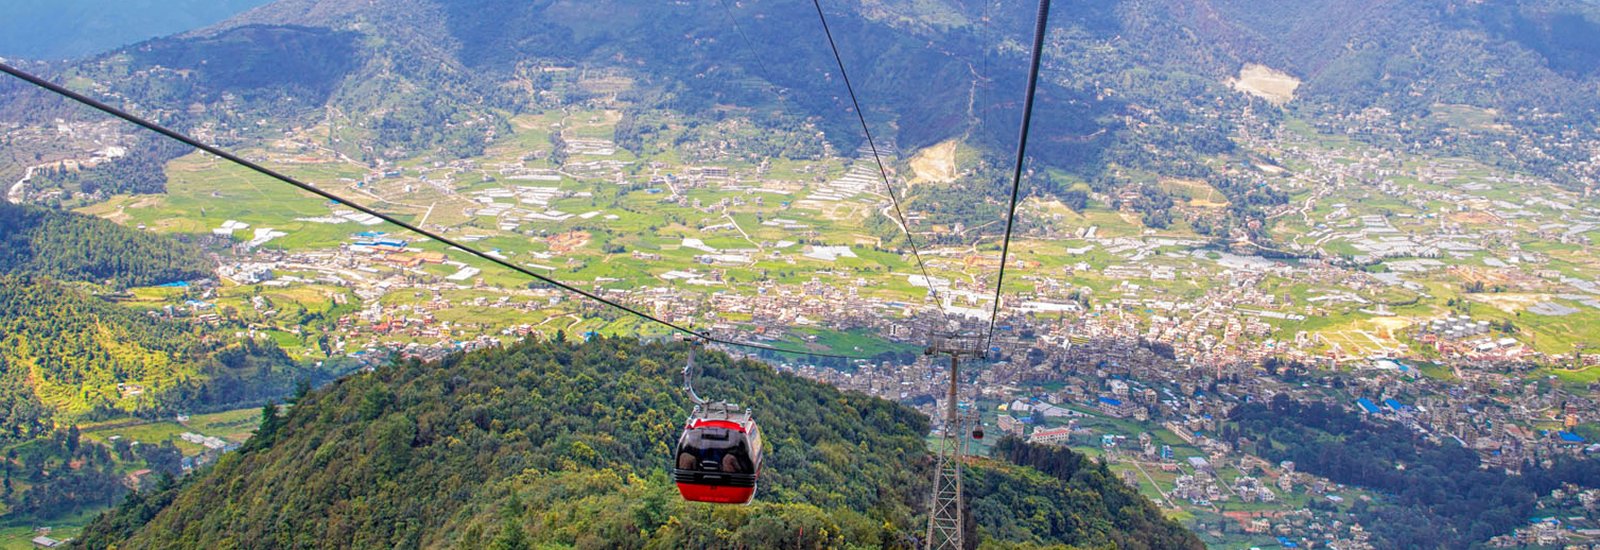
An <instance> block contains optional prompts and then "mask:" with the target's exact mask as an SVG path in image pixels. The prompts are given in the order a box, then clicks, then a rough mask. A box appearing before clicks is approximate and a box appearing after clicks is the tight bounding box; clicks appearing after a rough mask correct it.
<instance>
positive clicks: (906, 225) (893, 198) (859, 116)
mask: <svg viewBox="0 0 1600 550" xmlns="http://www.w3.org/2000/svg"><path fill="white" fill-rule="evenodd" d="M811 5H813V6H816V8H817V20H818V21H821V22H822V34H823V35H825V36H827V37H828V48H829V49H832V50H833V61H834V62H835V63H837V64H838V65H839V76H840V77H841V78H843V79H844V88H845V90H846V91H848V92H849V93H850V106H851V107H853V108H854V109H855V111H856V120H858V121H860V122H861V133H862V134H865V135H866V136H867V147H868V148H870V149H871V150H872V160H873V161H875V162H877V163H878V177H880V178H882V179H883V187H884V189H886V190H888V191H889V201H890V202H891V203H893V204H894V213H895V216H896V217H898V218H900V227H901V228H902V229H904V230H905V232H906V242H907V243H910V245H911V256H912V257H913V258H916V260H917V269H918V270H920V271H921V272H922V280H923V281H924V282H926V283H927V284H928V292H929V293H930V294H932V295H933V301H934V303H935V304H938V306H939V315H940V316H942V317H944V320H945V322H946V323H948V322H950V314H949V313H946V312H945V310H944V301H943V300H940V299H939V291H938V288H937V287H936V286H935V285H934V284H933V277H932V276H930V275H928V264H926V263H923V261H922V252H921V251H919V250H917V238H916V236H915V235H912V234H911V223H910V222H908V221H906V213H905V211H904V210H902V209H901V208H900V197H899V195H897V194H896V193H895V191H894V186H893V185H890V184H889V170H888V169H887V168H884V166H883V157H882V156H881V155H879V154H878V144H877V143H876V142H875V141H874V140H873V139H872V130H871V129H869V128H868V127H867V115H866V114H865V113H863V112H861V102H860V101H857V100H856V88H855V86H854V85H853V84H851V83H850V73H848V72H846V71H845V69H844V58H843V57H841V56H840V55H839V45H838V44H837V43H836V42H834V41H833V30H832V29H830V28H829V27H828V16H826V15H823V13H822V1H821V0H811Z"/></svg>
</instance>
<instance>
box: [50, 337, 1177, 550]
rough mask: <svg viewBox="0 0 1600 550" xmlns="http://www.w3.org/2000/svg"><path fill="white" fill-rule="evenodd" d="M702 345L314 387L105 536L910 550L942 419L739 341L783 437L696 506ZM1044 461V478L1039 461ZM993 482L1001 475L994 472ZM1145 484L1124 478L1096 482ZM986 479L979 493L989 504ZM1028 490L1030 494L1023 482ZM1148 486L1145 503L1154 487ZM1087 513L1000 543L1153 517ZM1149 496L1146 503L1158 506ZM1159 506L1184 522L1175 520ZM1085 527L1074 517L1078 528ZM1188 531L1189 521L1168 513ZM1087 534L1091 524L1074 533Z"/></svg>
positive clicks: (721, 377) (91, 539)
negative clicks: (682, 482) (684, 427)
mask: <svg viewBox="0 0 1600 550" xmlns="http://www.w3.org/2000/svg"><path fill="white" fill-rule="evenodd" d="M683 350H684V348H683V347H681V346H666V345H661V344H648V345H646V344H637V343H631V342H626V341H619V340H604V339H601V340H597V341H593V342H590V343H587V344H581V345H574V344H569V343H559V342H551V343H523V344H518V345H515V346H512V347H510V348H507V349H503V350H490V351H485V352H478V353H473V354H469V355H465V356H456V357H452V358H449V359H447V360H445V361H443V362H441V363H436V364H422V363H416V362H411V363H404V364H398V365H394V366H390V367H385V368H381V369H378V370H377V371H375V372H372V373H369V374H363V375H359V376H355V377H351V378H348V379H345V380H343V381H341V382H339V383H336V384H333V385H332V386H329V387H328V388H325V389H323V390H319V391H317V392H314V393H312V394H311V395H309V396H308V397H306V398H305V399H303V400H302V401H301V402H299V403H298V404H296V405H295V406H294V407H293V408H292V409H290V410H288V411H287V412H286V413H285V414H284V415H283V416H282V417H280V418H275V419H272V420H269V421H267V422H265V423H264V424H263V427H262V430H261V431H260V432H258V435H257V438H256V439H253V440H252V442H251V443H250V444H248V445H247V446H246V448H245V449H244V450H243V451H241V452H240V453H237V454H234V455H230V456H228V457H225V458H224V459H223V460H222V461H221V462H219V463H218V464H217V466H215V467H214V468H213V469H211V470H209V471H207V472H205V473H203V474H200V475H198V476H195V477H194V478H192V479H189V480H186V482H185V483H184V484H183V485H182V486H179V487H170V488H168V489H166V490H164V491H158V492H153V493H150V494H145V495H140V496H138V497H135V498H134V499H132V500H130V501H129V502H128V503H126V504H125V505H123V506H122V507H120V508H118V509H117V511H116V512H115V513H112V514H108V515H106V516H103V517H102V518H100V519H99V520H97V521H96V523H95V524H94V525H93V526H92V527H90V528H89V529H88V530H87V531H86V533H85V535H84V537H83V538H82V539H81V543H82V544H83V545H84V546H85V547H96V548H98V547H104V546H115V547H120V548H194V547H238V548H265V547H322V548H377V547H384V548H389V547H419V546H420V547H456V548H484V547H497V548H531V547H543V546H549V547H579V548H735V547H744V548H775V547H786V548H838V547H851V546H854V547H873V548H877V547H883V548H906V547H912V546H914V545H915V544H916V539H917V538H918V537H919V536H920V533H921V532H922V529H923V526H924V525H925V524H924V523H923V522H924V521H925V519H924V517H925V516H922V517H919V511H918V509H919V508H920V507H921V506H922V499H923V498H925V492H926V490H927V485H928V483H927V481H926V477H927V472H928V468H929V464H930V462H929V458H928V454H927V451H926V448H925V446H924V442H923V435H924V434H925V433H926V432H927V429H928V424H927V420H926V419H925V418H923V417H922V416H921V415H919V414H917V413H915V412H913V411H912V410H910V409H908V408H905V407H902V406H899V405H895V404H893V403H890V402H887V401H882V400H877V399H873V398H869V397H866V396H862V395H859V394H847V393H841V392H839V391H838V390H836V389H834V388H832V387H828V386H824V385H821V384H818V383H814V382H810V381H806V380H804V379H800V378H797V377H793V376H789V375H780V374H778V373H776V372H774V371H773V370H772V369H771V368H770V367H767V366H765V365H762V364H759V363H754V362H748V361H738V362H735V361H733V360H731V359H729V358H727V357H726V356H724V355H721V354H710V355H711V356H710V357H709V358H707V359H706V361H705V365H706V376H705V377H704V380H705V383H704V384H703V386H704V387H703V388H702V392H703V393H705V394H708V395H715V396H724V397H728V398H738V399H740V400H743V401H744V402H746V403H748V404H750V405H753V406H755V407H756V411H757V412H756V414H757V418H758V420H759V421H760V422H761V423H762V428H763V432H764V433H765V434H766V436H767V438H766V440H765V442H766V449H765V452H766V453H767V454H766V456H767V459H766V460H767V462H766V465H765V467H764V468H765V469H764V472H763V477H762V482H761V483H762V486H761V489H760V493H759V494H758V496H757V501H756V503H755V504H753V505H751V506H744V507H713V506H706V505H691V504H686V503H684V502H682V501H681V500H680V499H679V497H678V496H677V492H676V489H675V488H674V487H673V486H672V484H671V483H670V482H669V481H668V478H667V475H666V470H665V468H666V457H667V456H668V455H669V454H670V450H669V447H668V445H669V444H670V443H671V442H672V441H673V440H674V439H675V438H676V436H677V433H676V428H677V426H678V425H679V423H680V422H681V421H682V419H683V417H684V415H685V414H686V409H685V405H686V403H685V401H686V399H685V397H684V396H683V395H682V393H681V392H679V391H678V390H677V389H676V387H675V384H674V383H673V382H674V378H675V375H676V372H677V367H678V366H679V365H681V363H682V361H684V359H685V356H684V352H683ZM1015 470H1022V469H1020V468H1016V469H1013V468H993V469H986V470H980V471H982V472H983V473H982V474H981V475H983V476H998V477H995V478H993V479H995V480H996V482H997V485H1001V486H1005V487H1007V491H1008V493H1007V494H1013V493H1017V492H1020V494H1025V495H1028V496H1029V497H1031V498H1050V497H1058V496H1062V495H1078V496H1086V495H1085V494H1083V493H1072V492H1070V491H1067V490H1063V489H1057V488H1055V487H1057V486H1055V485H1053V484H1050V483H1045V484H1042V485H1039V487H1041V489H1040V490H1042V491H1047V492H1041V493H1035V492H1033V491H1034V490H1033V489H1031V488H1030V487H1034V485H1033V484H1031V480H1036V479H1037V478H1039V477H1043V476H1042V474H1039V473H1038V472H1036V471H1032V470H1027V471H1031V472H1033V473H1032V474H1026V473H1021V472H1018V471H1015ZM1029 475H1031V476H1033V477H1028V476H1029ZM986 479H987V478H986ZM1076 487H1079V488H1081V489H1085V490H1087V491H1089V492H1091V493H1097V494H1115V495H1118V496H1117V497H1114V498H1107V499H1106V501H1107V502H1121V501H1122V500H1121V499H1124V498H1126V495H1132V494H1133V493H1132V492H1131V491H1130V490H1128V489H1127V488H1126V487H1123V486H1121V485H1120V484H1118V483H1116V482H1115V481H1112V480H1110V478H1105V479H1098V478H1096V480H1095V481H1091V482H1089V484H1088V485H1078V486H1076ZM985 498H987V497H986V496H985V495H982V494H974V495H973V496H972V499H973V500H974V502H981V501H983V500H984V499H985ZM1008 498H1009V497H1008ZM1133 498H1138V497H1137V496H1136V495H1134V497H1133ZM1073 509H1074V510H1075V511H1076V512H1075V513H1078V514H1081V517H1078V518H1074V519H1073V520H1072V521H1073V523H1072V524H1071V525H1078V526H1083V527H1084V528H1083V529H1070V530H1059V531H1058V530H1047V531H1046V532H1032V531H1028V530H1027V529H1026V528H1014V527H1015V526H1013V527H1008V528H1006V529H1005V530H1003V531H1000V530H997V531H995V533H994V534H995V536H996V538H995V539H994V541H993V542H995V543H998V544H1031V543H1050V544H1065V543H1075V544H1083V545H1088V546H1100V547H1109V546H1111V545H1120V544H1122V543H1123V542H1124V541H1133V542H1135V543H1137V544H1144V545H1146V547H1160V546H1161V545H1160V544H1159V543H1155V542H1153V541H1157V540H1167V539H1158V538H1156V537H1165V536H1168V534H1170V533H1169V531H1159V530H1158V532H1157V533H1156V534H1147V533H1145V532H1139V531H1132V530H1126V529H1125V528H1124V526H1132V525H1136V523H1133V522H1128V521H1123V520H1122V519H1120V518H1118V517H1113V516H1118V515H1122V514H1125V513H1130V512H1132V511H1131V510H1129V511H1124V510H1118V509H1109V508H1105V507H1096V506H1088V505H1086V506H1082V507H1081V508H1080V507H1075V508H1073ZM1141 513H1142V511H1141ZM1155 521H1157V522H1165V520H1161V519H1159V517H1157V518H1156V519H1155ZM1063 525H1067V524H1063ZM1165 525H1166V526H1167V528H1168V529H1169V530H1170V529H1178V531H1180V532H1181V528H1177V527H1176V525H1175V524H1172V523H1170V522H1166V523H1165ZM1067 531H1071V532H1067Z"/></svg>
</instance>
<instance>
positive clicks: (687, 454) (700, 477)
mask: <svg viewBox="0 0 1600 550" xmlns="http://www.w3.org/2000/svg"><path fill="white" fill-rule="evenodd" d="M696 345H697V344H690V346H691V347H690V348H689V364H688V365H686V366H684V368H683V389H684V391H686V392H688V393H689V398H690V399H692V400H693V401H694V404H695V405H694V412H692V413H690V414H689V420H688V421H687V422H685V423H684V426H683V436H682V437H679V438H678V452H677V453H676V455H675V456H674V458H673V469H672V477H673V480H674V481H676V482H677V484H678V493H679V494H681V495H683V499H684V500H689V501H694V502H713V503H718V504H745V503H748V502H750V499H752V498H754V497H755V494H756V480H757V479H758V478H759V477H760V475H761V429H760V427H758V426H756V421H755V418H753V417H752V416H751V415H750V411H749V410H748V409H744V408H741V407H739V406H738V405H733V404H730V403H727V402H724V401H717V402H708V401H706V400H704V399H701V398H700V396H699V395H696V394H695V393H694V385H693V384H692V376H693V369H694V356H695V347H696Z"/></svg>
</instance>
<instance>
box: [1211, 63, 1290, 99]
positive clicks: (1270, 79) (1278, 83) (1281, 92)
mask: <svg viewBox="0 0 1600 550" xmlns="http://www.w3.org/2000/svg"><path fill="white" fill-rule="evenodd" d="M1228 85H1230V86H1232V87H1233V89H1234V90H1238V91H1240V92H1244V93H1247V94H1250V95H1253V96H1256V97H1259V98H1262V99H1265V100H1267V101H1268V102H1271V103H1272V104H1273V105H1283V104H1285V103H1288V102H1290V101H1292V100H1294V92H1295V90H1297V89H1299V88H1300V79H1298V78H1295V77H1293V76H1289V73H1285V72H1282V71H1278V70H1275V69H1273V68H1271V67H1268V66H1266V65H1260V64H1257V63H1250V64H1247V65H1245V66H1244V68H1243V69H1240V70H1239V78H1237V79H1232V80H1231V81H1230V82H1229V83H1228Z"/></svg>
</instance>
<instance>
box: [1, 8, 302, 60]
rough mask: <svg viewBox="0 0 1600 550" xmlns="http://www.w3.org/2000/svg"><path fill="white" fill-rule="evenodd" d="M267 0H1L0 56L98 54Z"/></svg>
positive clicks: (211, 20)
mask: <svg viewBox="0 0 1600 550" xmlns="http://www.w3.org/2000/svg"><path fill="white" fill-rule="evenodd" d="M270 1H271V0H0V57H24V58H33V59H55V58H64V57H79V56H85V55H90V54H96V53H100V52H104V51H106V50H110V49H113V48H116V47H118V46H124V45H127V44H132V43H134V42H139V41H141V40H145V39H148V38H155V37H158V36H166V35H169V34H175V33H179V32H183V31H187V30H192V29H196V28H200V27H204V26H206V25H210V24H212V23H216V22H219V21H222V20H224V19H227V18H228V17H229V16H232V15H234V14H237V13H239V12H242V11H244V10H247V9H250V8H253V7H256V6H259V5H262V4H266V3H268V2H270Z"/></svg>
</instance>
